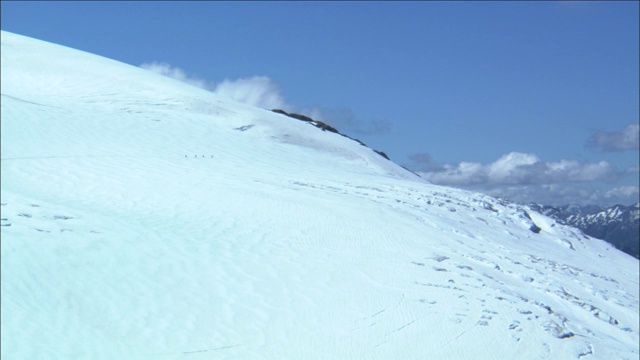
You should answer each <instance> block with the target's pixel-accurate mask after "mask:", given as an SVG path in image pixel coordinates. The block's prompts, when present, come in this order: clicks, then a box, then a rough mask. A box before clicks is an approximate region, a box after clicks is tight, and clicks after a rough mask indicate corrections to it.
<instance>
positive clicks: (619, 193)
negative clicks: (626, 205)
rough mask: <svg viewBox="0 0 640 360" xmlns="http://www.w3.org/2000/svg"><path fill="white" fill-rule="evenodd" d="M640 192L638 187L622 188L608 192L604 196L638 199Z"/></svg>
mask: <svg viewBox="0 0 640 360" xmlns="http://www.w3.org/2000/svg"><path fill="white" fill-rule="evenodd" d="M638 194H639V190H638V187H637V186H620V187H617V188H614V189H611V190H609V191H607V192H606V193H605V194H604V197H606V198H619V197H633V196H635V197H636V199H637V198H638Z"/></svg>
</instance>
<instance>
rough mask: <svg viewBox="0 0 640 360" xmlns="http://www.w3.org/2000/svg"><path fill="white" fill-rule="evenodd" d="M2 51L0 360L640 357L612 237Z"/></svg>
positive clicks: (120, 79) (629, 273)
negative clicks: (607, 239) (595, 236)
mask: <svg viewBox="0 0 640 360" xmlns="http://www.w3.org/2000/svg"><path fill="white" fill-rule="evenodd" d="M1 40H2V52H1V55H2V59H1V60H2V74H1V75H2V86H1V90H2V103H1V104H2V113H1V115H2V143H1V146H2V148H1V154H2V160H1V165H2V168H1V170H2V175H1V176H2V179H1V180H2V192H1V197H2V206H1V211H2V224H1V225H2V227H1V229H2V233H1V235H2V265H1V266H2V302H1V306H2V308H1V310H2V314H1V315H2V317H1V319H2V329H1V330H2V338H1V340H2V348H1V349H2V358H3V359H182V358H185V359H218V358H219V359H515V358H518V359H523V358H530V359H577V358H593V359H637V357H638V353H639V350H638V334H639V332H638V320H639V318H638V261H637V260H635V259H633V258H632V257H630V256H628V255H626V254H624V253H622V252H620V251H618V250H616V249H614V248H613V247H611V246H610V245H609V244H607V243H605V242H604V241H600V240H595V239H592V238H589V237H587V236H584V235H583V234H581V233H580V232H579V231H578V230H575V229H572V228H569V227H565V226H563V225H559V224H555V223H554V221H553V220H552V219H550V218H547V217H544V216H542V215H539V214H537V213H534V212H528V211H527V209H526V208H523V207H518V206H516V205H512V204H507V203H503V202H500V201H499V200H496V199H494V198H491V197H487V196H483V195H480V194H475V193H470V192H465V191H461V190H454V189H450V188H445V187H439V186H434V185H430V184H428V183H426V182H424V181H422V180H421V179H420V178H417V177H416V176H414V175H413V174H411V173H410V172H407V171H406V170H404V169H402V168H401V167H399V166H397V165H395V164H393V163H392V162H390V161H388V160H386V159H384V158H383V157H381V156H379V155H378V154H376V153H375V152H373V151H372V150H371V149H368V148H366V147H364V146H362V145H360V144H359V143H357V142H355V141H352V140H350V139H348V138H346V137H343V136H340V135H339V134H335V133H332V132H327V131H321V130H320V129H318V128H316V127H314V126H312V125H310V124H308V123H305V122H301V121H297V120H295V119H291V118H289V117H286V116H284V115H281V114H276V113H273V112H271V111H267V110H264V109H258V108H254V107H250V106H246V105H243V104H240V103H236V102H233V101H231V100H228V99H222V98H218V97H216V96H215V95H213V94H211V93H208V92H205V91H204V90H201V89H198V88H195V87H190V86H188V85H186V84H182V83H180V82H176V81H174V80H172V79H169V78H165V77H162V76H160V75H157V74H154V73H151V72H148V71H145V70H141V69H138V68H135V67H132V66H128V65H124V64H121V63H118V62H115V61H112V60H108V59H104V58H101V57H98V56H94V55H90V54H87V53H83V52H80V51H76V50H72V49H68V48H65V47H62V46H58V45H54V44H49V43H45V42H42V41H38V40H34V39H30V38H26V37H22V36H19V35H15V34H11V33H7V32H2V38H1ZM534 225H535V226H534Z"/></svg>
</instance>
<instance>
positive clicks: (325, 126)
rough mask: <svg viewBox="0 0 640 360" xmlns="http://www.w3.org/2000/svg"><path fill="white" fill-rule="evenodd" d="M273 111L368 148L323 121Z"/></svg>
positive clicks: (381, 153) (380, 153) (385, 156)
mask: <svg viewBox="0 0 640 360" xmlns="http://www.w3.org/2000/svg"><path fill="white" fill-rule="evenodd" d="M271 111H273V112H274V113H277V114H282V115H286V116H288V117H290V118H294V119H297V120H300V121H304V122H307V123H309V124H311V125H313V126H315V127H317V128H318V129H322V131H330V132H332V133H336V134H339V135H342V136H344V137H347V138H349V139H351V140H353V141H356V142H358V143H359V144H360V145H362V146H367V145H365V143H363V142H362V141H360V140H358V139H354V138H352V137H350V136H347V135H345V134H341V133H340V132H339V131H338V129H336V128H334V127H333V126H331V125H328V124H326V123H324V122H322V121H318V120H314V119H312V118H310V117H308V116H305V115H301V114H295V113H288V112H286V111H284V110H282V109H272V110H271ZM373 151H375V152H376V153H377V154H378V155H380V156H382V157H383V158H385V159H387V160H391V159H389V156H387V154H385V153H384V152H382V151H379V150H373Z"/></svg>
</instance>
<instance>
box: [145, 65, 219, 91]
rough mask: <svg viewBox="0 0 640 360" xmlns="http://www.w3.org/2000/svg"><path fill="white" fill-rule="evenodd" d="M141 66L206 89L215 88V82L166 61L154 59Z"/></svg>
mask: <svg viewBox="0 0 640 360" xmlns="http://www.w3.org/2000/svg"><path fill="white" fill-rule="evenodd" d="M140 67H141V68H143V69H146V70H150V71H153V72H155V73H158V74H161V75H164V76H168V77H170V78H174V79H176V80H180V81H182V82H185V83H187V84H190V85H193V86H197V87H199V88H203V89H205V90H213V88H214V84H213V83H211V82H209V81H207V80H204V79H199V78H196V77H191V76H188V75H187V73H186V72H185V71H184V70H182V69H180V68H179V67H173V66H171V65H169V64H167V63H164V62H156V61H154V62H151V63H144V64H142V65H140Z"/></svg>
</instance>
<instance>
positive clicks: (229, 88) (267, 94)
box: [213, 76, 291, 110]
mask: <svg viewBox="0 0 640 360" xmlns="http://www.w3.org/2000/svg"><path fill="white" fill-rule="evenodd" d="M213 92H214V93H216V94H218V95H222V96H226V97H230V98H232V99H234V100H237V101H240V102H243V103H246V104H249V105H253V106H258V107H261V108H265V109H269V110H271V109H283V110H288V109H290V108H291V106H289V105H287V103H286V102H285V100H284V97H283V96H282V94H281V93H280V88H279V87H278V85H277V84H276V83H275V82H273V81H272V80H271V79H270V78H268V77H266V76H253V77H249V78H242V79H237V80H225V81H223V82H222V83H220V84H218V86H216V88H215V90H214V91H213Z"/></svg>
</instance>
